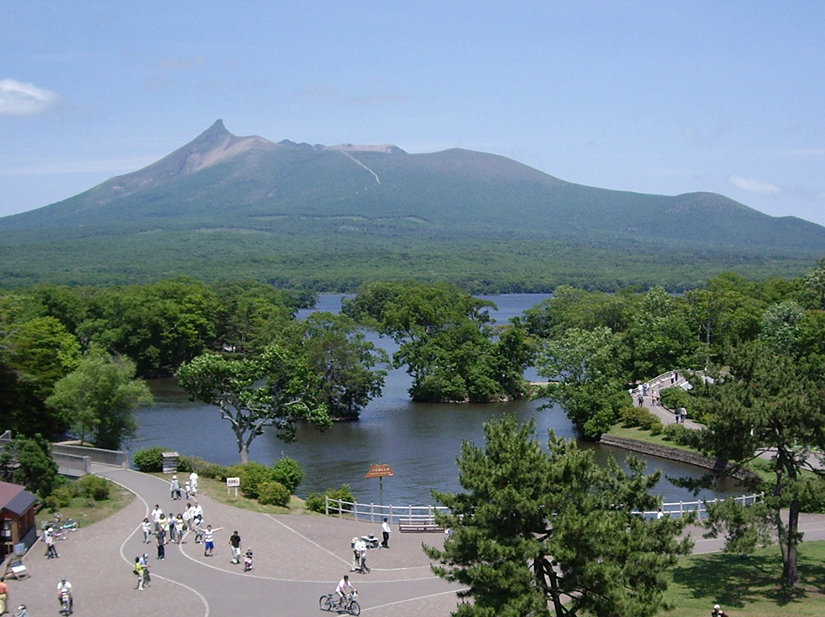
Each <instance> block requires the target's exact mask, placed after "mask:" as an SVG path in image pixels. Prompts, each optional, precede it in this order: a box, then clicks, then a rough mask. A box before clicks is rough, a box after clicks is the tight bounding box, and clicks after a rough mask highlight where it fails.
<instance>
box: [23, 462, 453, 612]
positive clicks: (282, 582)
mask: <svg viewBox="0 0 825 617" xmlns="http://www.w3.org/2000/svg"><path fill="white" fill-rule="evenodd" d="M94 472H95V473H96V474H97V475H101V476H104V477H107V478H109V479H111V480H113V481H115V482H117V483H119V484H121V485H123V486H124V487H126V488H127V489H129V490H130V491H132V492H133V493H135V494H136V495H137V498H136V499H135V500H133V502H132V503H131V504H130V505H129V506H128V507H126V508H124V509H123V510H122V511H121V512H118V513H117V514H116V515H114V516H112V517H110V518H109V519H106V520H104V521H101V522H100V523H97V524H95V525H93V526H91V527H87V528H81V529H79V530H78V531H76V532H74V533H71V534H69V538H68V539H67V540H66V541H62V542H58V543H57V549H58V551H59V553H60V559H52V560H47V559H46V558H45V557H44V555H43V553H44V552H45V549H44V545H43V544H42V543H37V544H35V545H34V547H33V548H32V550H31V551H30V552H29V554H28V556H27V557H26V559H25V562H24V563H26V566H27V568H28V570H29V572H30V573H31V575H32V576H31V578H28V579H24V580H22V581H8V582H9V586H10V600H11V602H12V607H13V608H16V607H17V605H18V604H19V603H21V602H24V603H25V604H26V605H27V606H28V608H29V613H30V614H32V615H48V614H53V613H54V614H56V612H57V608H58V606H57V600H56V586H57V582H58V581H59V580H60V578H61V577H63V576H65V577H66V578H67V579H68V580H69V581H70V582H71V583H72V584H73V585H74V588H75V594H74V596H75V614H76V615H78V616H81V615H101V616H103V615H117V616H118V617H132V616H134V617H153V616H156V615H157V616H161V615H163V616H164V617H169V616H170V615H174V616H175V617H182V616H186V617H233V616H234V615H239V614H243V615H245V616H249V617H264V616H266V617H270V616H272V615H278V616H279V617H280V616H284V617H290V616H296V617H297V616H301V617H304V616H306V615H316V614H318V615H322V614H325V613H322V612H321V611H320V610H319V608H318V597H319V596H320V595H321V594H323V593H328V592H331V591H332V590H333V589H334V588H335V585H336V584H337V582H338V580H339V579H340V578H341V576H342V575H343V574H345V573H348V572H349V568H350V562H351V558H352V550H351V549H350V539H351V538H352V537H353V536H360V535H366V534H369V533H373V534H375V535H378V536H379V537H380V528H379V527H378V526H377V525H375V524H369V523H363V522H354V521H349V520H341V519H335V518H329V517H323V516H300V515H287V516H273V515H268V514H260V513H256V512H250V511H248V510H241V509H238V508H233V507H231V506H225V505H223V504H219V503H217V502H215V501H213V500H211V499H209V498H208V497H206V496H203V497H201V498H200V499H199V501H200V504H201V505H202V506H203V509H204V521H205V524H206V523H208V524H210V525H212V527H213V528H218V527H222V528H223V529H222V530H220V531H218V532H217V533H216V534H215V551H214V556H212V557H204V555H203V546H202V545H201V544H195V543H194V538H193V537H192V534H189V535H188V536H187V537H186V538H185V541H184V542H183V543H182V544H180V545H177V544H167V546H166V559H164V560H163V561H159V560H157V559H155V556H156V547H155V545H154V544H143V534H142V533H141V532H140V521H142V520H143V518H144V517H147V516H148V515H149V510H151V509H152V508H153V507H154V505H155V504H159V505H160V506H161V508H162V509H163V510H164V512H167V513H168V512H170V511H171V512H173V513H175V514H177V512H178V511H182V510H183V507H182V506H185V501H171V500H170V498H169V491H168V488H167V487H168V484H167V482H166V481H164V480H162V479H160V478H157V477H155V476H150V475H146V474H142V473H139V472H136V471H131V470H126V469H114V468H106V467H103V466H100V467H95V469H94ZM236 529H237V530H238V532H239V533H240V535H241V538H242V540H243V545H242V547H243V550H246V549H247V548H251V549H252V550H253V552H254V564H255V568H254V569H253V570H252V571H251V572H248V573H244V572H243V567H242V566H241V565H235V564H232V563H231V553H230V548H229V544H228V542H229V536H230V535H231V534H232V531H233V530H236ZM422 542H426V543H428V544H438V545H439V546H440V544H441V542H442V536H441V534H399V533H393V534H392V537H391V538H390V547H391V548H390V549H389V550H385V549H381V550H371V551H369V555H368V560H367V563H368V565H369V566H370V568H371V569H372V571H371V572H370V573H369V574H366V575H359V574H357V573H352V574H351V575H350V576H351V580H352V581H353V583H354V584H355V586H356V588H357V589H358V591H359V603H360V604H361V607H362V611H361V612H362V613H364V614H366V615H370V616H375V617H389V616H390V615H391V616H392V617H407V616H410V617H412V616H413V615H415V616H419V615H431V616H434V617H435V616H444V617H446V616H447V615H449V614H450V612H451V611H453V610H455V606H456V602H457V598H456V595H455V592H456V590H457V589H458V587H456V586H454V585H449V584H448V583H446V582H444V581H442V580H441V579H439V578H437V577H435V576H434V575H433V573H432V571H431V570H430V567H429V560H428V558H427V557H426V555H424V553H423V551H422V550H421V543H422ZM142 553H147V554H148V555H149V563H150V570H151V573H152V585H151V587H149V589H147V590H144V591H137V590H136V589H135V583H136V579H135V576H134V575H133V574H132V565H131V564H133V563H134V559H135V557H136V556H138V555H140V554H142Z"/></svg>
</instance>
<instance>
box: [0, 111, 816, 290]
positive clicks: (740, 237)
mask: <svg viewBox="0 0 825 617" xmlns="http://www.w3.org/2000/svg"><path fill="white" fill-rule="evenodd" d="M822 254H825V228H823V227H821V226H819V225H815V224H813V223H809V222H806V221H802V220H800V219H795V218H792V217H784V218H776V217H771V216H768V215H765V214H763V213H760V212H757V211H756V210H753V209H751V208H748V207H747V206H745V205H743V204H740V203H737V202H735V201H733V200H730V199H728V198H726V197H724V196H722V195H716V194H710V193H693V194H685V195H677V196H673V197H669V196H662V195H645V194H639V193H631V192H623V191H611V190H607V189H599V188H593V187H586V186H581V185H577V184H572V183H569V182H565V181H563V180H560V179H558V178H554V177H552V176H549V175H547V174H545V173H542V172H540V171H538V170H535V169H532V168H530V167H527V166H526V165H522V164H520V163H518V162H516V161H512V160H510V159H506V158H504V157H500V156H494V155H490V154H484V153H479V152H471V151H467V150H459V149H454V150H447V151H444V152H437V153H431V154H408V153H406V152H404V151H403V150H400V149H398V148H395V147H392V146H387V147H381V148H374V147H358V146H333V147H326V146H317V145H316V146H311V145H309V144H297V143H294V142H288V141H283V142H280V143H274V142H272V141H269V140H266V139H263V138H261V137H237V136H235V135H232V134H231V133H229V132H228V131H227V130H226V129H225V128H224V126H223V124H222V123H221V122H220V121H218V122H216V123H215V124H214V125H213V126H212V127H211V128H210V129H208V130H207V131H206V132H204V133H203V134H202V135H200V136H199V137H198V138H196V139H195V140H194V141H192V142H191V143H189V144H187V145H185V146H184V147H182V148H180V149H179V150H176V151H175V152H173V153H171V154H170V155H168V156H167V157H165V158H163V159H161V160H159V161H158V162H156V163H154V164H152V165H150V166H148V167H146V168H144V169H141V170H139V171H136V172H134V173H131V174H127V175H124V176H119V177H117V178H112V179H111V180H108V181H107V182H104V183H103V184H101V185H99V186H97V187H94V188H92V189H90V190H88V191H86V192H84V193H81V194H80V195H77V196H74V197H71V198H69V199H66V200H64V201H62V202H59V203H56V204H53V205H50V206H47V207H44V208H40V209H38V210H34V211H31V212H26V213H22V214H18V215H14V216H10V217H5V218H3V219H0V284H2V285H5V286H10V285H32V284H36V283H39V282H49V283H69V284H95V283H134V282H152V281H156V280H159V279H162V278H165V277H169V276H177V275H195V276H198V277H200V278H203V279H206V280H212V281H215V280H231V279H254V280H258V281H265V282H270V283H274V284H277V285H279V286H284V287H310V288H314V289H318V290H339V291H351V290H353V289H354V288H356V287H357V286H358V285H359V284H360V283H361V282H364V281H367V280H375V279H382V280H406V279H408V278H415V279H417V280H421V281H426V282H434V281H446V282H451V283H455V284H458V285H461V286H462V287H464V288H465V289H468V290H471V291H518V290H522V291H548V290H552V289H553V288H554V287H555V286H557V285H559V284H573V285H577V286H587V287H591V288H595V289H616V288H619V287H622V286H627V285H633V284H640V285H642V286H645V287H649V286H653V285H664V286H666V287H667V288H668V289H672V290H678V289H684V288H689V287H692V286H695V285H696V284H697V283H698V282H699V281H701V280H704V279H707V278H708V277H710V276H714V275H715V274H718V273H720V272H723V271H727V270H735V271H738V272H740V273H742V274H745V275H746V276H749V277H754V278H764V277H766V276H768V275H769V274H779V275H782V276H799V275H801V274H802V273H804V272H805V271H806V270H807V269H808V268H810V266H811V264H812V263H813V262H814V261H815V260H816V259H817V258H819V257H821V256H822Z"/></svg>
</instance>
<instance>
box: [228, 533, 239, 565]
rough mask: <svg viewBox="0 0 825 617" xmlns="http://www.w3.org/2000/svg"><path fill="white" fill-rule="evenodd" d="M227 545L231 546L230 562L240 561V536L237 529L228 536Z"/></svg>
mask: <svg viewBox="0 0 825 617" xmlns="http://www.w3.org/2000/svg"><path fill="white" fill-rule="evenodd" d="M229 546H231V547H232V563H241V536H239V535H238V532H237V531H233V532H232V535H231V536H229Z"/></svg>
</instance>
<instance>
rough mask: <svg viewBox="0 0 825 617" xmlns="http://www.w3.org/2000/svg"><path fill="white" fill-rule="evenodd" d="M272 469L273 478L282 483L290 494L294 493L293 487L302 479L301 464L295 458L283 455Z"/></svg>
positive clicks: (296, 486) (295, 487)
mask: <svg viewBox="0 0 825 617" xmlns="http://www.w3.org/2000/svg"><path fill="white" fill-rule="evenodd" d="M272 470H273V476H274V478H275V480H276V481H277V482H280V483H281V484H283V485H284V486H285V487H286V489H287V490H288V491H289V494H290V495H294V494H295V489H297V488H298V486H299V485H300V484H301V481H302V480H303V479H304V470H303V469H301V464H300V463H299V462H298V461H296V460H295V459H293V458H289V457H286V456H285V457H283V458H281V459H280V460H279V461H278V462H277V463H275V465H274V467H273V468H272Z"/></svg>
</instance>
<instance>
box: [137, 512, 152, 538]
mask: <svg viewBox="0 0 825 617" xmlns="http://www.w3.org/2000/svg"><path fill="white" fill-rule="evenodd" d="M140 530H141V531H142V532H143V543H144V544H149V536H151V535H152V523H150V522H149V519H148V518H144V519H143V522H142V523H141V524H140Z"/></svg>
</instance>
